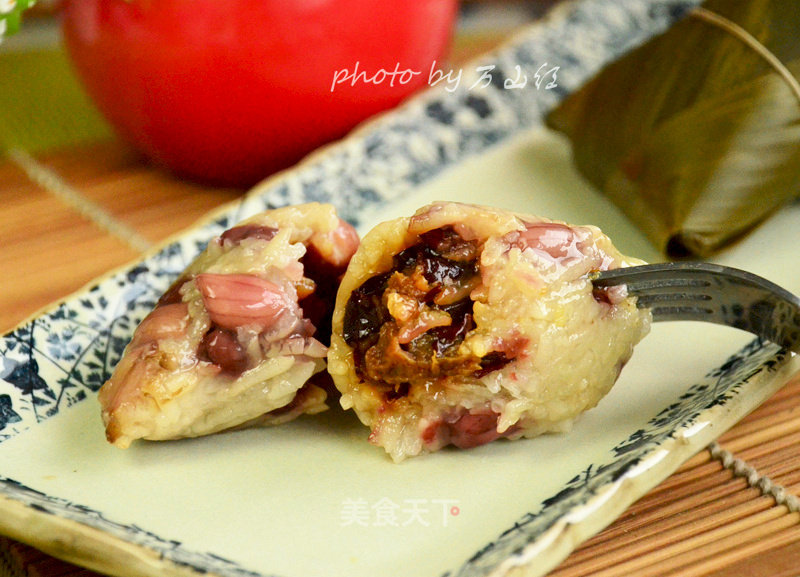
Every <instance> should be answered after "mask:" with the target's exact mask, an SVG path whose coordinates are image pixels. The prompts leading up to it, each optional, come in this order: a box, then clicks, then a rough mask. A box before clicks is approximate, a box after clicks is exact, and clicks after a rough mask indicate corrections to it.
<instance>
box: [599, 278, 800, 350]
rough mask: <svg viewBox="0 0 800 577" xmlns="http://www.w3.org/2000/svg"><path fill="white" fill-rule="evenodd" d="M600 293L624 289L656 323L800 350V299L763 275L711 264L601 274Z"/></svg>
mask: <svg viewBox="0 0 800 577" xmlns="http://www.w3.org/2000/svg"><path fill="white" fill-rule="evenodd" d="M591 280H592V283H593V284H594V286H595V288H597V289H604V288H608V287H612V286H620V285H624V286H625V287H626V288H627V293H628V295H632V296H635V297H637V306H639V307H640V308H649V309H650V310H651V311H652V314H653V321H687V320H688V321H705V322H709V323H716V324H721V325H727V326H730V327H734V328H737V329H742V330H744V331H748V332H750V333H753V334H755V335H757V336H759V337H761V338H762V339H765V340H768V341H772V342H773V343H775V344H777V345H780V346H781V347H783V348H785V349H788V350H790V351H793V352H800V298H798V297H797V296H795V295H793V294H792V293H790V292H789V291H787V290H786V289H783V288H781V287H779V286H778V285H776V284H775V283H772V282H770V281H768V280H766V279H764V278H761V277H760V276H757V275H754V274H752V273H749V272H745V271H743V270H739V269H735V268H731V267H726V266H720V265H717V264H711V263H705V262H686V263H683V262H681V263H675V262H671V263H664V264H648V265H642V266H632V267H627V268H619V269H614V270H609V271H601V272H597V273H594V274H593V275H592V276H591Z"/></svg>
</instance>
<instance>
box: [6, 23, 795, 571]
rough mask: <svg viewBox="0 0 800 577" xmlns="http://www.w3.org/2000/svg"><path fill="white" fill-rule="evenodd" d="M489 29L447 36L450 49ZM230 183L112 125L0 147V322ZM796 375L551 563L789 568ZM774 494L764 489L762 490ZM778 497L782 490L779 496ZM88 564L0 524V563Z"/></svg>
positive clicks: (173, 227)
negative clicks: (83, 136) (185, 176)
mask: <svg viewBox="0 0 800 577" xmlns="http://www.w3.org/2000/svg"><path fill="white" fill-rule="evenodd" d="M497 39H498V38H497V36H496V35H495V36H494V37H491V36H480V35H476V34H472V35H471V36H470V35H461V36H459V37H458V38H457V43H456V47H455V50H454V54H453V61H454V62H459V61H462V62H463V61H464V60H466V59H467V58H469V57H470V56H471V55H472V54H475V53H478V52H482V51H483V50H484V49H485V48H486V47H488V46H490V45H492V44H493V43H494V42H496V41H497ZM242 192H243V191H242V190H236V189H219V188H211V187H206V186H201V185H197V184H192V183H189V182H186V181H183V180H180V179H177V178H175V177H173V176H171V175H169V174H167V173H166V172H164V171H162V170H160V169H157V168H155V167H153V166H151V165H150V164H148V163H147V162H146V161H145V160H144V159H143V158H142V157H140V156H139V155H138V154H136V153H135V152H133V151H132V150H131V149H130V148H128V147H127V146H126V145H124V144H122V143H121V142H119V141H118V140H116V139H114V138H113V137H111V138H107V139H103V140H100V141H97V142H91V143H84V144H80V145H71V146H68V147H64V148H61V149H58V150H51V151H48V152H40V153H36V154H29V153H27V152H25V151H23V150H17V151H16V152H14V153H13V154H11V155H9V156H7V157H6V158H5V159H2V160H0V199H2V201H3V202H2V204H1V205H0V278H2V279H3V280H2V291H0V329H2V330H3V331H5V330H7V329H10V328H11V327H12V326H14V325H16V324H17V323H18V322H20V321H22V320H23V319H25V318H26V317H28V316H30V315H31V314H33V313H34V312H35V311H36V310H37V309H39V308H40V307H42V306H44V305H46V304H48V303H50V302H52V301H53V300H55V299H58V298H61V297H64V296H65V295H68V294H69V293H71V292H73V291H75V290H76V289H78V288H80V287H81V286H82V285H84V284H85V283H87V282H88V281H90V280H91V279H93V278H94V277H96V276H98V275H101V274H103V273H105V272H106V271H108V270H109V269H111V268H114V267H116V266H119V265H122V264H124V263H127V262H130V261H133V260H135V259H137V257H138V256H139V255H140V253H141V252H142V251H143V250H145V249H146V248H147V246H149V245H151V244H154V243H158V242H159V241H161V240H163V239H164V238H166V237H167V236H169V235H172V234H174V233H176V232H178V231H180V230H181V229H183V228H185V227H188V226H189V225H191V224H192V223H193V222H194V221H195V220H197V219H198V218H200V217H201V216H202V215H203V214H205V213H206V212H207V211H209V210H211V209H213V208H214V207H217V206H219V205H220V204H223V203H225V202H227V201H231V200H234V199H236V198H237V197H238V196H239V195H241V194H242ZM798 443H800V379H797V378H796V379H795V380H794V381H793V382H791V383H790V384H789V385H787V386H786V387H785V388H784V389H783V390H781V391H780V392H778V393H777V394H776V395H775V396H774V397H773V398H772V399H770V400H769V401H768V402H767V403H766V404H764V405H763V406H762V407H761V408H759V409H758V410H757V411H755V412H754V413H753V414H752V415H750V416H749V417H747V418H746V419H744V420H743V421H742V422H741V423H739V424H738V425H737V426H736V427H734V428H733V429H732V430H731V431H729V432H728V433H727V434H725V435H724V436H723V437H722V438H721V439H720V440H719V442H718V443H717V444H715V445H713V446H712V447H710V448H709V449H708V450H704V451H703V452H701V453H700V454H698V455H696V456H695V457H694V458H693V459H691V460H690V461H689V462H687V463H686V464H685V465H684V466H682V467H681V468H680V470H679V471H677V472H676V473H675V474H674V475H672V476H671V477H670V478H669V479H667V480H666V481H665V482H664V483H662V484H661V485H660V486H658V487H656V488H655V489H653V490H652V491H651V492H650V493H649V494H647V495H646V496H645V497H643V498H642V499H641V500H640V501H639V502H637V503H636V504H634V505H633V506H632V507H631V508H630V509H629V510H628V511H626V512H625V513H624V514H623V515H622V517H621V518H620V519H618V520H617V521H616V522H615V523H613V524H612V525H611V526H610V527H608V528H607V529H606V530H605V531H603V532H602V533H600V534H599V535H597V536H596V537H594V538H593V539H591V540H589V541H588V542H586V543H585V544H583V545H582V546H581V547H579V548H578V550H577V551H575V552H574V553H573V554H572V555H571V556H570V557H569V558H568V559H567V560H566V561H565V562H564V563H563V564H562V565H561V566H560V567H559V568H558V569H556V570H555V571H554V572H553V573H552V576H553V577H588V576H592V577H617V576H620V577H621V576H629V575H635V576H637V577H648V576H653V577H656V576H658V577H665V576H670V575H673V576H681V577H701V576H702V577H747V576H756V575H759V576H760V575H771V576H772V577H790V576H796V575H798V574H800V513H798V512H797V511H791V510H790V507H789V506H787V504H785V503H784V504H781V503H780V501H781V499H782V496H784V495H786V494H788V495H798V494H800V456H798V451H797V446H798ZM776 496H777V498H776ZM789 501H790V502H791V499H789ZM39 575H42V576H44V575H48V576H53V575H64V576H72V577H77V576H84V577H89V576H91V575H93V573H91V572H89V571H87V570H84V569H80V568H78V567H74V566H72V565H69V564H67V563H64V562H61V561H59V560H56V559H53V558H51V557H49V556H47V555H45V554H43V553H40V552H38V551H36V550H34V549H32V548H31V547H28V546H27V545H24V544H21V543H16V542H12V541H10V540H9V539H6V538H2V537H0V577H10V576H14V577H18V576H20V577H21V576H39Z"/></svg>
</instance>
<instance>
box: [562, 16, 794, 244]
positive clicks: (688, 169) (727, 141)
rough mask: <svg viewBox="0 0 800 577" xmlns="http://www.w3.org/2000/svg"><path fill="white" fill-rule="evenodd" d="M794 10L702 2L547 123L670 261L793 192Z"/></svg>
mask: <svg viewBox="0 0 800 577" xmlns="http://www.w3.org/2000/svg"><path fill="white" fill-rule="evenodd" d="M798 28H800V3H795V2H785V1H779V0H752V1H749V2H741V1H731V0H717V1H709V2H707V3H705V4H704V5H703V7H702V8H700V9H698V10H696V11H695V12H693V13H690V15H689V16H688V17H687V18H685V19H684V20H682V21H681V22H679V23H677V24H676V25H675V26H674V27H673V28H671V29H670V30H668V31H667V32H666V33H664V34H663V35H661V36H659V37H657V38H655V39H653V40H652V41H650V42H649V43H647V44H645V45H644V46H642V47H640V48H639V49H637V50H635V51H633V52H631V53H630V54H628V55H627V56H626V57H624V58H622V59H621V60H619V61H617V62H615V63H613V64H611V65H610V66H608V67H607V68H606V69H604V70H603V71H601V72H600V73H599V75H598V76H597V77H595V78H594V79H593V80H592V81H590V82H589V83H588V84H587V85H585V86H584V87H583V88H582V89H581V90H579V91H577V92H575V93H574V94H572V95H571V96H569V97H568V98H567V99H566V100H565V101H564V102H563V103H562V104H561V105H560V106H559V107H558V108H556V109H555V110H553V111H552V112H551V113H550V114H549V115H548V118H547V123H548V125H549V126H550V127H552V128H555V129H557V130H560V131H562V132H563V133H564V134H566V135H567V137H568V138H569V139H570V140H571V142H572V147H573V157H574V161H575V164H576V166H577V167H578V169H579V170H580V171H581V172H582V173H583V174H584V176H586V177H587V178H588V179H589V180H590V181H591V182H592V183H593V184H594V185H595V186H597V187H598V188H599V189H601V190H602V191H603V192H604V193H605V194H607V195H608V196H609V198H611V199H612V200H613V201H614V202H615V203H616V204H618V205H619V206H620V207H621V208H622V210H624V211H625V212H626V213H627V214H628V216H629V217H630V218H631V219H632V220H633V221H635V222H636V223H637V224H638V225H639V226H640V227H641V228H642V229H643V230H644V231H645V232H646V233H647V234H648V235H649V237H650V238H651V240H652V241H653V242H654V243H655V244H656V245H657V246H658V247H659V248H660V249H661V250H663V251H664V252H666V253H667V254H669V255H670V256H673V257H675V256H686V255H696V256H704V257H705V256H708V255H710V254H712V253H713V252H714V251H716V250H718V249H720V248H721V247H723V246H725V245H727V244H728V243H730V242H732V241H734V240H736V239H737V238H740V237H741V236H743V235H745V234H746V233H747V232H749V231H750V230H752V228H753V227H754V226H756V225H757V224H758V223H760V222H762V221H763V220H764V219H765V218H767V217H768V216H769V215H770V214H771V213H772V212H774V211H775V210H776V209H777V208H779V207H780V206H782V205H783V204H785V203H786V202H788V201H789V200H791V199H793V198H795V197H797V196H798V193H799V192H800V83H798V82H797V80H796V78H798V77H799V76H800V43H798V42H797V41H796V38H795V31H796V30H797V29H798Z"/></svg>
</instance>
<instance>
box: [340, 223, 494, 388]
mask: <svg viewBox="0 0 800 577" xmlns="http://www.w3.org/2000/svg"><path fill="white" fill-rule="evenodd" d="M478 249H479V246H478V244H477V242H476V241H467V240H464V239H463V238H461V236H460V235H459V234H458V233H456V232H455V231H454V230H453V229H452V228H451V227H445V228H441V229H436V230H432V231H430V232H427V233H424V234H422V235H420V238H419V243H417V244H415V245H413V246H411V247H409V248H407V249H405V250H403V251H402V252H400V253H399V254H397V255H396V256H395V257H394V259H393V266H392V269H391V270H390V271H388V272H386V273H383V274H380V275H377V276H374V277H372V278H370V279H368V280H367V281H366V282H364V284H362V285H361V286H360V287H359V288H358V289H356V290H355V291H353V294H352V295H351V296H350V299H349V301H348V302H347V306H346V308H345V317H344V331H343V333H344V334H343V336H344V339H345V342H347V344H348V345H350V346H351V347H352V349H353V351H354V361H355V367H356V372H357V373H358V375H359V376H360V377H361V378H363V379H365V380H367V381H369V382H371V383H373V384H375V385H377V386H380V387H382V388H383V389H384V395H385V397H386V399H387V400H392V399H395V398H398V397H402V396H405V395H407V394H408V391H409V388H410V387H413V386H415V385H417V384H420V385H424V384H426V383H429V382H431V381H434V380H436V379H439V378H442V377H449V376H474V377H480V376H483V375H484V374H487V373H489V372H491V371H494V370H497V369H499V368H501V367H503V366H504V365H505V364H506V363H508V362H509V361H510V359H509V358H507V357H506V356H505V355H504V354H503V353H500V352H493V353H490V354H488V355H486V356H485V357H483V358H480V357H477V356H475V355H474V354H472V353H466V354H465V353H462V352H460V351H459V346H460V345H461V343H462V342H463V341H464V338H465V336H466V335H467V333H468V332H469V331H471V330H472V329H474V328H475V322H474V320H473V301H472V299H470V297H469V294H470V292H471V291H472V289H473V288H475V287H476V286H478V284H479V283H480V273H479V271H478V262H477V260H478V256H479V250H478Z"/></svg>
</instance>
